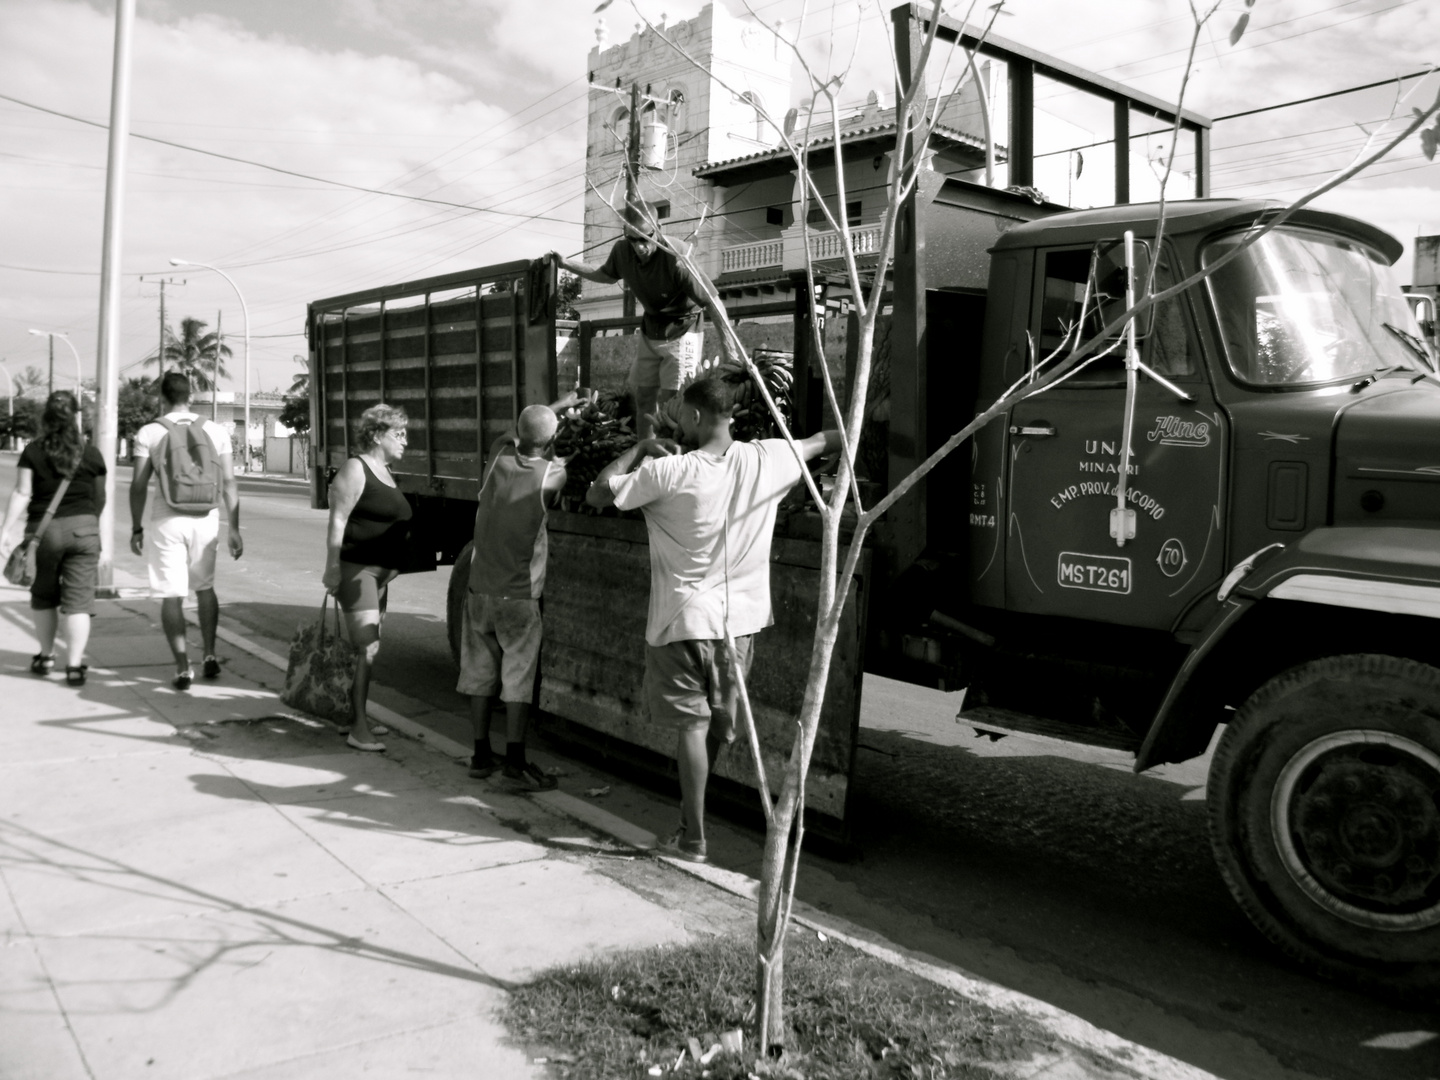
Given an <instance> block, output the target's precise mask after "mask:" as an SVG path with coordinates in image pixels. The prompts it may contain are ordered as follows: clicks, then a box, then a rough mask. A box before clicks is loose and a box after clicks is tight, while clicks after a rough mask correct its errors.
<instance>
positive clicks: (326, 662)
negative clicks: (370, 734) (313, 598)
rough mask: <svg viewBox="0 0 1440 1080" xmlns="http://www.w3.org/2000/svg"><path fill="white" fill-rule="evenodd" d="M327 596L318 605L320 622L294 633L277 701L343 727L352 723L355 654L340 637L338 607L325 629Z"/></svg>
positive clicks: (356, 651)
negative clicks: (331, 621) (283, 680)
mask: <svg viewBox="0 0 1440 1080" xmlns="http://www.w3.org/2000/svg"><path fill="white" fill-rule="evenodd" d="M329 602H330V595H329V594H328V593H327V594H326V595H325V599H324V600H322V601H320V618H319V619H318V620H317V621H316V622H313V623H309V624H308V625H305V626H299V627H296V629H295V637H294V638H293V639H291V641H290V665H289V667H288V668H287V669H286V671H285V689H284V690H283V691H282V692H281V694H280V700H281V701H283V702H285V704H286V705H290V706H293V707H294V708H296V709H303V710H305V711H306V712H308V713H313V714H314V715H316V716H319V717H323V718H324V719H326V720H330V721H333V722H334V723H336V724H339V725H341V726H342V727H343V726H345V725H347V724H349V723H350V722H351V719H352V714H353V712H354V707H353V706H352V704H351V702H350V690H351V688H352V687H353V686H354V684H355V661H356V657H357V655H358V650H357V649H356V648H355V646H354V645H351V644H350V642H348V641H346V640H345V639H344V638H343V637H341V636H340V605H339V604H338V603H337V604H336V605H335V609H334V616H335V617H334V620H333V623H334V626H333V628H331V629H328V630H327V628H326V625H325V606H326V605H327V604H328V603H329Z"/></svg>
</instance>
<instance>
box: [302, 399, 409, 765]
mask: <svg viewBox="0 0 1440 1080" xmlns="http://www.w3.org/2000/svg"><path fill="white" fill-rule="evenodd" d="M407 422H408V418H407V417H406V415H405V411H404V410H403V409H398V408H395V407H393V406H390V405H373V406H371V407H370V408H368V409H366V410H365V412H364V413H362V414H361V416H360V430H359V432H358V435H357V438H356V442H357V443H359V446H360V453H359V454H357V455H356V456H355V457H352V458H351V459H350V460H349V461H347V462H345V464H344V465H342V466H341V467H340V471H339V472H338V473H336V474H335V479H334V480H333V481H332V482H331V484H330V528H329V533H328V535H327V537H326V551H325V573H324V576H323V577H322V578H321V579H320V580H321V583H322V584H323V585H324V586H325V589H326V591H328V592H330V593H333V594H334V596H335V600H336V603H338V604H339V605H340V610H341V611H342V612H344V614H345V624H346V629H347V630H348V632H349V637H350V640H351V641H352V642H353V643H354V644H355V646H356V647H357V648H358V649H359V650H360V657H359V661H358V663H357V664H356V669H355V686H354V690H353V692H352V695H351V703H352V712H353V719H352V720H351V724H352V727H351V728H350V729H348V730H347V732H346V742H348V743H349V745H350V746H351V747H353V748H354V749H356V750H384V749H385V744H384V743H380V742H376V740H375V735H376V734H377V733H380V734H383V731H384V729H379V730H378V732H377V730H376V729H375V728H374V727H372V725H371V724H370V719H369V717H368V716H367V715H366V712H365V709H366V704H367V702H368V699H369V691H370V668H371V666H372V665H373V664H374V662H375V657H376V655H377V654H378V653H379V651H380V623H381V619H382V616H383V614H384V611H385V594H386V589H387V587H388V586H389V584H390V582H391V581H392V580H393V579H394V577H395V575H396V574H398V573H399V572H400V567H401V566H402V565H403V564H404V558H405V546H406V540H407V537H408V535H409V521H410V516H411V510H410V503H409V502H408V501H407V500H406V498H405V496H404V495H402V494H401V493H400V489H399V488H398V487H397V486H396V484H395V478H394V477H393V476H392V475H391V474H390V463H391V462H393V461H399V460H400V459H401V458H402V457H403V456H404V454H405V444H406V434H405V425H406V423H407Z"/></svg>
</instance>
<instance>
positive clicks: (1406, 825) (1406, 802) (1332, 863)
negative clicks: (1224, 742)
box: [1271, 731, 1440, 930]
mask: <svg viewBox="0 0 1440 1080" xmlns="http://www.w3.org/2000/svg"><path fill="white" fill-rule="evenodd" d="M1437 797H1440V757H1437V756H1436V755H1435V754H1434V753H1432V752H1431V751H1430V750H1428V749H1427V748H1426V747H1424V746H1422V745H1420V744H1419V743H1416V742H1414V741H1412V740H1410V739H1406V738H1403V737H1401V736H1396V735H1392V734H1390V733H1387V732H1378V731H1348V732H1336V733H1335V734H1333V735H1328V736H1326V737H1324V738H1323V739H1319V740H1316V741H1315V742H1313V743H1311V744H1310V745H1309V746H1307V747H1305V748H1304V749H1302V750H1301V751H1300V752H1299V753H1297V754H1296V755H1295V756H1294V757H1293V758H1292V759H1291V760H1290V761H1289V762H1287V763H1286V766H1285V768H1284V769H1283V770H1282V772H1281V774H1280V776H1279V778H1278V782H1277V783H1276V786H1275V789H1274V794H1273V798H1272V802H1271V817H1272V825H1273V826H1274V830H1275V839H1276V844H1277V847H1278V849H1279V852H1280V855H1281V858H1282V859H1283V861H1284V863H1285V866H1286V869H1287V870H1288V871H1289V872H1290V874H1291V876H1292V877H1293V878H1294V879H1295V881H1296V882H1297V884H1299V885H1300V886H1301V887H1302V888H1303V889H1304V890H1305V891H1306V892H1307V893H1308V894H1309V895H1310V896H1311V898H1312V899H1314V900H1315V901H1316V902H1317V903H1320V904H1321V905H1322V906H1324V907H1326V908H1329V909H1330V910H1332V911H1334V912H1335V913H1336V914H1337V915H1340V916H1341V917H1342V918H1345V919H1347V920H1348V921H1350V922H1355V923H1358V924H1360V925H1364V926H1371V927H1378V928H1383V929H1394V930H1400V929H1415V928H1418V927H1419V926H1428V925H1432V924H1435V923H1440V809H1437Z"/></svg>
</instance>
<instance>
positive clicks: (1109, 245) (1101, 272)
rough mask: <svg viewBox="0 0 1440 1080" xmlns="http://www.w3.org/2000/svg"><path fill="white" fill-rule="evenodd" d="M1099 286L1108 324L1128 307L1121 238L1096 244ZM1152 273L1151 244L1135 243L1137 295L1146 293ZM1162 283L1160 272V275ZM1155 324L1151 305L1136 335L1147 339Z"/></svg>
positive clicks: (1096, 272)
mask: <svg viewBox="0 0 1440 1080" xmlns="http://www.w3.org/2000/svg"><path fill="white" fill-rule="evenodd" d="M1095 248H1096V259H1095V278H1096V281H1095V289H1096V295H1097V298H1098V299H1099V301H1100V310H1101V314H1102V317H1103V321H1104V322H1106V323H1108V322H1109V321H1110V320H1111V319H1113V318H1115V317H1116V316H1118V315H1119V314H1120V313H1121V312H1122V311H1124V310H1125V282H1126V274H1127V271H1126V268H1125V244H1124V241H1121V240H1101V241H1100V242H1099V243H1097V244H1096V245H1095ZM1149 276H1150V245H1149V244H1148V243H1146V242H1145V241H1143V240H1137V241H1136V242H1135V296H1136V299H1139V298H1140V297H1141V296H1143V295H1144V290H1145V282H1146V280H1147V279H1148V278H1149ZM1157 283H1158V275H1157ZM1154 325H1155V309H1154V308H1153V307H1151V308H1148V309H1147V310H1145V311H1144V312H1142V313H1141V315H1140V317H1139V319H1137V320H1136V324H1135V337H1136V338H1137V339H1142V338H1146V337H1148V336H1149V335H1150V331H1151V329H1152V328H1153V327H1154Z"/></svg>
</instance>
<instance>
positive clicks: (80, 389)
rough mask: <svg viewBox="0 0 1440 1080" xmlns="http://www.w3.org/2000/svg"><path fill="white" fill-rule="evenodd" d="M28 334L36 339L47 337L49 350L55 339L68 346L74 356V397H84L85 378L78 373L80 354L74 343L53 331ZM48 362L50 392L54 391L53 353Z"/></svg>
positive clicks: (53, 346)
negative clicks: (49, 365) (49, 364)
mask: <svg viewBox="0 0 1440 1080" xmlns="http://www.w3.org/2000/svg"><path fill="white" fill-rule="evenodd" d="M30 333H32V334H34V335H35V336H36V337H48V338H49V339H50V348H51V349H52V350H53V349H54V348H55V339H56V338H57V337H58V338H59V339H60V340H61V341H63V342H65V344H66V345H69V346H70V352H71V353H72V354H73V355H74V357H75V396H76V397H77V398H83V397H84V396H85V394H84V390H85V376H84V375H82V374H81V373H80V353H79V352H78V351H77V350H76V348H75V343H74V342H72V341H71V340H70V339H69V338H68V337H66V336H65V335H64V334H62V333H59V332H58V331H53V330H31V331H30ZM50 360H51V370H50V389H51V390H54V389H55V370H54V360H55V354H54V353H53V352H52V353H51V354H50Z"/></svg>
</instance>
